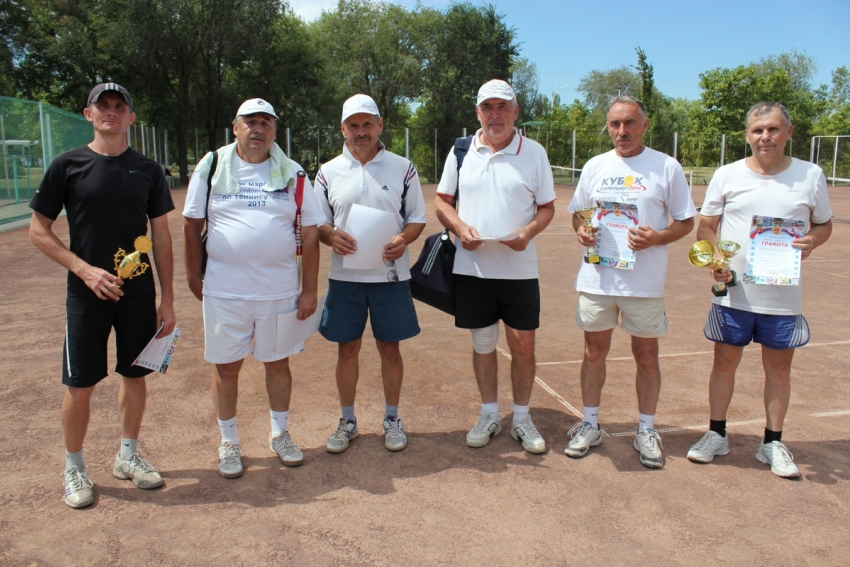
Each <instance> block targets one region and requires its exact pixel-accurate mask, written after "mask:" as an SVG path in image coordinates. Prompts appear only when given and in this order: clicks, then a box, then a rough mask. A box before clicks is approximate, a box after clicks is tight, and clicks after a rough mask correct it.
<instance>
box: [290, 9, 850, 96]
mask: <svg viewBox="0 0 850 567" xmlns="http://www.w3.org/2000/svg"><path fill="white" fill-rule="evenodd" d="M420 1H421V3H422V5H424V6H429V7H433V8H437V9H439V10H444V9H445V8H447V7H448V6H449V1H448V0H420ZM389 3H392V4H400V5H403V6H406V7H407V8H409V9H413V8H415V7H416V3H417V2H416V0H395V1H393V2H389ZM490 3H492V4H493V5H495V6H496V8H497V10H498V12H499V13H501V14H504V16H505V22H506V23H507V24H508V25H509V26H511V27H514V28H516V37H517V40H518V41H519V42H520V43H521V47H520V49H521V56H523V57H527V58H528V59H530V60H531V61H533V62H535V63H536V64H537V71H538V73H539V74H540V93H541V94H545V95H547V96H551V95H552V93H553V92H554V91H555V90H556V89H559V93H558V94H559V95H560V97H561V101H562V102H568V101H572V100H573V99H574V98H581V96H580V95H579V93H577V92H576V91H575V88H576V87H577V86H578V83H579V81H580V80H581V78H582V77H583V76H584V75H586V74H587V73H588V72H590V71H592V70H594V69H598V70H604V69H613V68H616V67H619V66H621V65H635V64H636V63H637V55H636V54H635V48H636V47H642V48H643V50H644V51H645V52H646V55H647V59H648V60H649V63H651V64H652V65H653V67H654V70H655V84H656V88H657V89H658V90H660V91H661V92H662V93H664V94H666V95H668V96H674V97H684V98H689V99H696V98H698V97H699V94H700V89H699V74H700V73H701V72H703V71H707V70H709V69H715V68H717V67H736V66H738V65H743V64H746V63H748V62H750V61H757V60H758V59H760V58H762V57H765V56H768V55H772V54H779V53H782V52H786V51H790V50H792V49H794V48H796V49H797V50H798V51H801V52H805V53H807V54H808V55H810V56H811V57H814V58H815V59H816V61H817V65H818V72H817V75H816V76H815V84H821V83H826V84H830V78H831V74H830V73H831V72H832V71H833V70H834V69H836V68H837V67H840V66H841V65H845V66H848V67H850V47H848V45H850V41H849V40H850V33H848V31H847V29H848V27H847V26H848V25H850V0H808V1H801V0H773V1H767V2H754V1H751V0H737V1H730V0H714V1H712V2H695V1H693V0H679V1H672V0H643V1H642V2H641V1H634V0H632V1H625V0H584V1H576V0H560V1H558V0H524V1H523V0H492V1H491V2H490ZM473 4H476V5H484V4H485V3H482V2H473ZM290 5H291V6H292V8H293V10H294V11H295V12H296V13H297V14H299V15H300V16H301V17H302V18H303V19H305V20H307V21H311V20H313V19H315V18H316V17H318V16H319V15H320V14H321V11H322V10H333V9H334V8H335V7H336V5H337V1H336V0H290Z"/></svg>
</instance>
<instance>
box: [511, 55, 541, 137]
mask: <svg viewBox="0 0 850 567" xmlns="http://www.w3.org/2000/svg"><path fill="white" fill-rule="evenodd" d="M509 82H510V84H511V86H512V87H513V88H514V92H516V99H517V103H518V104H519V122H527V121H529V120H534V118H535V116H536V114H535V111H536V103H537V102H538V97H539V95H538V90H539V89H540V76H539V75H538V74H537V65H536V64H535V63H534V62H532V61H530V60H529V59H528V58H526V57H521V58H519V59H517V60H516V61H515V62H514V64H513V65H512V66H511V77H510V80H509Z"/></svg>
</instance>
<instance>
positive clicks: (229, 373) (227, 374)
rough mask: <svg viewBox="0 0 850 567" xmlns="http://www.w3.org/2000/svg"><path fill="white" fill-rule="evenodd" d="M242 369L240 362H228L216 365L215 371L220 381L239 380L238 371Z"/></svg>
mask: <svg viewBox="0 0 850 567" xmlns="http://www.w3.org/2000/svg"><path fill="white" fill-rule="evenodd" d="M241 368H242V361H241V360H239V361H237V362H230V363H228V364H216V365H215V370H216V374H218V378H219V379H220V380H236V379H238V378H239V370H240V369H241Z"/></svg>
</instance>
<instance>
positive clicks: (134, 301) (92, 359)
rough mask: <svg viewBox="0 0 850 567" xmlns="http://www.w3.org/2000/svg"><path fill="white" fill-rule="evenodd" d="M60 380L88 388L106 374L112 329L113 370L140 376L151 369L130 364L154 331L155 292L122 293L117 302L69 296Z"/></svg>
mask: <svg viewBox="0 0 850 567" xmlns="http://www.w3.org/2000/svg"><path fill="white" fill-rule="evenodd" d="M65 317H66V319H65V325H66V328H65V348H64V349H63V353H62V383H63V384H65V385H66V386H71V387H72V388H89V387H91V386H94V385H95V384H97V383H98V382H100V381H101V380H103V379H104V378H106V376H107V375H108V374H109V372H108V370H107V360H106V350H107V343H108V342H109V334H110V333H111V332H112V329H113V328H114V329H115V350H116V353H115V354H116V356H115V358H116V360H115V372H117V373H118V374H120V375H121V376H124V377H125V378H141V377H142V376H147V375H148V374H150V373H151V372H153V370H149V369H147V368H142V367H141V366H133V361H134V360H136V357H137V356H139V354H140V353H141V352H142V350H144V348H145V347H146V346H147V344H148V342H150V340H151V339H152V338H153V336H154V333H156V294H155V293H154V292H150V293H145V294H141V295H125V296H123V297H122V298H121V299H119V300H118V301H109V300H104V299H98V298H97V297H95V296H94V295H92V296H91V297H76V296H73V295H69V296H68V299H67V300H66V302H65Z"/></svg>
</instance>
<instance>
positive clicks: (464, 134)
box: [463, 128, 466, 138]
mask: <svg viewBox="0 0 850 567" xmlns="http://www.w3.org/2000/svg"><path fill="white" fill-rule="evenodd" d="M463 137H464V138H466V128H464V129H463Z"/></svg>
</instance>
